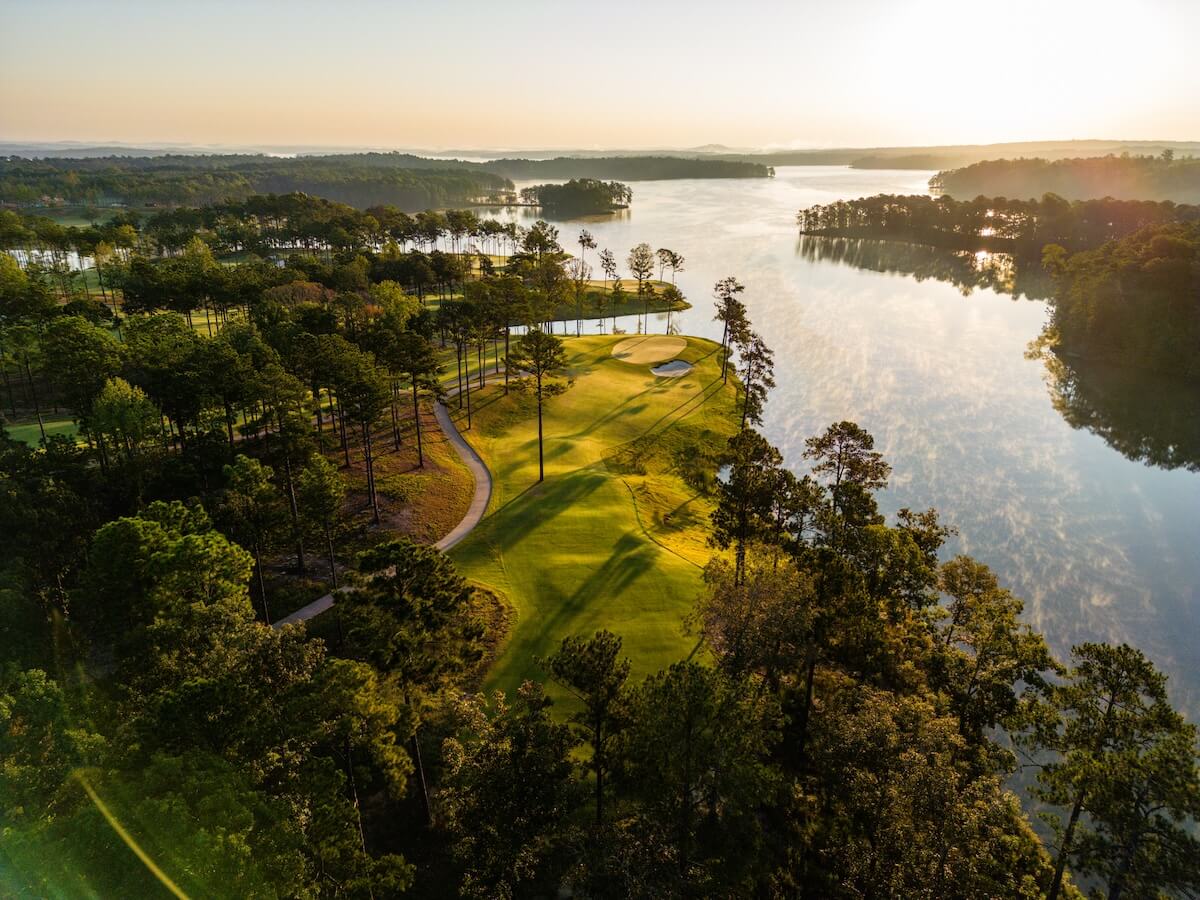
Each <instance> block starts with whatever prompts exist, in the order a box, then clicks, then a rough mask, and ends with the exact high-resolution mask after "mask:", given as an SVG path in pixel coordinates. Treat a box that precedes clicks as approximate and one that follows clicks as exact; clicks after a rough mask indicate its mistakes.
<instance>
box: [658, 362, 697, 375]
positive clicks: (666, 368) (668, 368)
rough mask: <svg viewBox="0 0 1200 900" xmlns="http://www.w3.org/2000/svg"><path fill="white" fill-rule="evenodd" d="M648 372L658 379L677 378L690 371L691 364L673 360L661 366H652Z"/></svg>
mask: <svg viewBox="0 0 1200 900" xmlns="http://www.w3.org/2000/svg"><path fill="white" fill-rule="evenodd" d="M650 371H651V373H653V374H655V375H657V376H658V377H659V378H678V377H679V376H680V375H686V374H687V373H688V372H690V371H692V364H691V363H685V362H684V361H683V360H682V359H673V360H671V361H670V362H669V363H663V364H662V365H661V366H654V367H653V368H652V369H651V370H650Z"/></svg>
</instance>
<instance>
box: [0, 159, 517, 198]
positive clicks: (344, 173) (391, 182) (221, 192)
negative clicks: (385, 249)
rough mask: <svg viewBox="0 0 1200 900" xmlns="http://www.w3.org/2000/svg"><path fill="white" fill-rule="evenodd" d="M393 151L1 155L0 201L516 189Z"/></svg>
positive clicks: (488, 193) (447, 194)
mask: <svg viewBox="0 0 1200 900" xmlns="http://www.w3.org/2000/svg"><path fill="white" fill-rule="evenodd" d="M415 159H416V158H415V157H406V156H400V155H391V154H362V155H355V156H325V157H317V156H307V157H298V158H295V159H280V158H274V157H266V156H163V157H145V158H138V157H112V158H102V159H40V160H27V159H7V160H5V159H0V202H4V203H9V204H14V205H20V206H31V205H45V204H47V203H49V204H50V205H53V204H54V203H67V204H73V205H88V206H100V205H113V204H120V205H125V206H203V205H206V204H214V203H223V202H227V201H235V200H244V199H246V198H247V197H250V196H252V195H255V194H265V193H279V194H283V193H291V192H294V191H299V192H303V193H308V194H313V195H316V196H320V197H324V198H326V199H329V200H335V201H338V202H341V203H348V204H350V205H352V206H357V207H360V208H365V207H367V206H372V205H375V204H379V203H387V204H392V205H395V206H398V207H400V208H402V209H406V210H419V209H427V208H429V207H439V206H448V205H455V204H458V205H465V204H468V203H471V202H475V201H477V200H481V199H485V198H488V197H495V196H499V195H502V194H503V193H505V192H507V191H509V190H511V188H512V184H511V183H510V182H509V181H508V180H507V179H506V178H504V177H503V176H500V175H496V174H494V173H491V172H486V171H484V170H482V169H479V168H474V169H472V170H467V169H465V168H459V167H455V166H452V165H451V164H450V163H445V162H442V163H440V165H439V166H438V167H437V168H433V167H431V166H426V165H421V166H414V165H413V163H414V160H415Z"/></svg>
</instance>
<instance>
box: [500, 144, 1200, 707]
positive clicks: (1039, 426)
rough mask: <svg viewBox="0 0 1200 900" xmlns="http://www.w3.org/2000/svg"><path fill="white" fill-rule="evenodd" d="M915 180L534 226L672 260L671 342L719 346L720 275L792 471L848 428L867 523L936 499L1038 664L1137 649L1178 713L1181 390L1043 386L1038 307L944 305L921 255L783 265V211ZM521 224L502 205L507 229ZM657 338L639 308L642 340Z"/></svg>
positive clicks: (791, 228)
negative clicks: (863, 445)
mask: <svg viewBox="0 0 1200 900" xmlns="http://www.w3.org/2000/svg"><path fill="white" fill-rule="evenodd" d="M930 174H931V173H928V172H911V171H854V170H851V169H847V168H840V167H795V168H790V167H789V168H781V169H779V170H778V174H777V176H776V177H775V178H774V179H762V180H730V181H720V180H711V181H703V180H701V181H691V180H688V181H661V182H635V183H634V184H633V185H632V187H633V192H634V197H633V205H632V208H631V209H630V210H628V211H626V212H624V213H622V214H620V215H619V216H616V217H612V218H608V219H589V220H586V221H579V220H575V221H563V220H559V221H556V222H555V224H556V225H558V227H559V228H560V239H561V240H562V243H563V245H564V246H565V247H566V248H567V249H568V250H570V249H577V248H573V247H572V243H573V241H574V239H575V237H576V235H577V233H578V230H579V228H580V227H586V228H587V229H588V230H589V231H591V232H592V234H593V235H594V236H595V238H596V240H597V242H598V243H599V245H600V247H608V248H610V249H612V250H613V252H614V253H616V254H617V256H618V259H619V260H621V262H622V263H623V262H624V257H625V255H626V254H627V253H628V251H629V248H630V247H632V246H633V245H634V244H636V243H638V242H640V241H646V242H648V243H649V244H650V245H651V246H652V247H655V248H658V247H664V246H665V247H670V248H671V249H673V250H675V251H677V252H679V253H682V254H683V255H684V256H685V257H686V259H687V262H686V268H685V270H684V271H683V272H681V273H679V275H678V283H679V285H680V287H681V288H682V289H683V291H684V293H685V294H686V295H687V297H688V299H689V300H690V302H691V303H692V304H693V307H694V308H693V309H692V310H689V311H688V312H685V313H683V314H681V315H680V314H677V315H676V319H677V322H678V325H679V329H680V331H681V332H682V333H685V334H698V335H706V336H709V337H714V338H717V339H719V338H720V329H719V328H718V327H717V326H716V325H715V323H714V322H713V321H712V318H711V317H712V301H711V291H712V285H713V283H714V282H715V281H716V280H717V279H718V278H721V277H724V276H726V275H736V276H737V277H738V278H739V279H740V280H741V281H742V282H743V283H744V284H745V285H746V292H745V294H744V299H745V301H746V303H747V306H748V307H749V312H750V316H751V319H752V321H753V323H754V326H755V328H756V329H757V330H758V331H759V332H760V333H761V334H762V335H763V336H764V337H765V338H766V340H767V342H768V343H769V344H770V345H771V347H772V348H773V349H774V350H775V378H776V381H777V383H778V387H777V388H776V389H775V391H774V392H773V394H772V395H771V399H770V402H769V403H768V406H767V413H766V422H765V432H766V434H767V436H768V437H769V438H770V439H771V440H772V441H773V442H774V443H775V444H777V445H778V446H779V447H780V448H781V450H782V451H783V452H784V456H785V458H786V460H787V462H788V464H789V465H790V466H791V467H792V468H793V469H795V470H797V471H798V472H799V471H803V469H804V460H803V459H802V456H801V454H802V452H803V449H804V439H805V438H806V437H809V436H810V435H813V434H815V433H817V432H819V431H821V430H823V429H824V428H825V427H826V426H827V425H829V424H830V423H831V422H834V421H838V420H841V419H852V420H854V421H856V422H858V423H859V424H860V425H862V426H864V427H865V428H867V429H868V430H869V431H870V432H871V433H872V434H874V435H875V439H876V446H877V448H878V449H880V450H882V451H883V452H884V454H885V455H886V456H887V459H888V461H889V462H890V463H891V464H892V466H893V468H894V470H895V471H894V475H893V478H892V482H891V485H890V487H889V488H888V490H887V491H886V492H885V493H884V494H883V495H882V498H881V501H882V506H883V508H884V511H885V512H888V513H892V512H894V511H895V510H897V509H899V508H901V507H904V506H909V507H913V508H917V509H924V508H927V507H930V506H933V507H936V508H937V509H938V510H939V511H940V512H941V514H942V517H943V519H944V520H945V521H946V522H947V523H948V524H950V525H953V526H954V527H955V528H957V529H958V532H959V534H958V536H957V538H954V539H952V540H951V542H950V544H949V546H948V548H947V551H948V553H949V554H954V553H960V552H962V553H970V554H972V555H974V556H976V557H977V558H979V559H981V560H983V561H984V562H986V563H988V564H989V565H990V566H992V567H993V568H994V569H995V570H996V571H997V573H998V574H999V576H1000V577H1001V579H1002V581H1003V582H1004V583H1005V584H1006V585H1007V586H1009V587H1010V588H1012V589H1013V591H1014V592H1016V593H1017V594H1018V595H1020V596H1021V597H1023V598H1024V599H1025V601H1026V614H1027V617H1028V618H1029V620H1030V621H1032V622H1034V623H1035V624H1036V625H1037V626H1038V627H1039V628H1041V629H1042V630H1043V631H1044V632H1045V633H1046V635H1047V637H1048V638H1049V640H1050V641H1051V643H1052V644H1053V646H1054V647H1055V649H1056V650H1057V651H1059V652H1060V653H1065V652H1066V651H1067V650H1068V649H1069V647H1070V645H1071V644H1072V643H1076V642H1079V641H1083V640H1089V639H1102V640H1110V641H1120V640H1124V641H1129V642H1130V643H1133V644H1136V645H1137V646H1139V647H1141V648H1142V649H1143V650H1145V651H1146V652H1147V653H1148V654H1150V656H1151V657H1152V658H1153V659H1154V661H1155V662H1156V663H1157V664H1158V665H1159V666H1160V667H1162V668H1163V669H1164V670H1165V671H1167V672H1168V673H1170V675H1171V681H1172V693H1173V695H1174V697H1175V699H1176V702H1178V703H1181V704H1183V705H1184V706H1185V707H1187V708H1188V709H1189V710H1190V712H1191V713H1192V715H1193V717H1195V715H1196V713H1197V712H1200V644H1198V642H1197V637H1198V636H1200V635H1198V630H1197V626H1198V624H1200V588H1198V585H1200V474H1198V472H1197V471H1196V470H1197V469H1200V451H1198V448H1197V444H1200V439H1198V434H1197V431H1198V430H1200V422H1198V420H1200V393H1197V392H1195V391H1192V390H1191V389H1186V388H1179V387H1178V386H1164V385H1162V384H1161V383H1154V382H1148V381H1145V380H1142V381H1137V380H1132V379H1126V376H1125V375H1123V374H1122V373H1116V374H1115V375H1114V374H1112V373H1109V374H1108V375H1106V376H1105V377H1103V378H1100V379H1099V380H1096V379H1092V380H1090V381H1088V382H1086V383H1083V384H1075V383H1073V382H1068V383H1066V384H1065V387H1064V385H1063V383H1062V381H1061V379H1060V380H1059V382H1058V389H1056V390H1052V388H1053V387H1055V381H1054V379H1053V378H1052V377H1051V375H1050V371H1049V369H1048V367H1047V365H1046V364H1045V363H1044V362H1043V360H1041V359H1037V358H1026V351H1027V349H1028V347H1029V344H1030V342H1031V341H1033V340H1034V339H1035V338H1036V337H1037V336H1038V334H1039V332H1040V330H1041V328H1042V326H1043V324H1044V323H1045V321H1046V317H1047V310H1046V306H1045V304H1044V303H1042V302H1040V301H1036V300H1028V299H1019V300H1018V299H1013V298H1012V297H1011V296H1009V295H1008V294H1004V293H998V292H997V291H995V290H992V289H991V288H987V287H982V288H977V289H974V290H970V292H969V294H968V295H965V296H964V290H963V289H962V288H961V287H958V286H955V285H954V284H951V283H948V282H945V281H940V280H937V278H936V277H925V276H928V275H929V274H930V272H931V271H936V267H930V266H929V265H927V264H922V265H920V266H914V268H913V269H912V271H914V272H916V273H917V275H916V276H915V277H914V276H913V275H909V274H888V273H886V272H881V271H872V270H868V269H864V268H861V267H860V266H858V265H855V264H853V263H851V262H846V261H832V260H829V259H822V258H821V256H822V254H819V253H813V252H811V248H810V252H804V248H803V247H802V244H801V241H800V240H799V238H798V236H797V232H796V226H795V221H794V217H795V213H796V210H797V209H798V208H800V207H803V206H809V205H812V204H814V203H828V202H830V201H833V200H837V199H839V198H841V199H848V198H852V197H860V196H867V195H871V194H877V193H924V192H925V191H926V182H927V179H928V177H929V175H930ZM523 186H525V185H523V184H519V185H518V187H523ZM531 213H532V211H531V210H519V211H517V212H515V213H513V214H514V215H518V216H520V217H521V219H522V221H525V222H526V224H528V221H527V220H528V219H532V218H533V216H532V215H531ZM588 259H589V261H590V262H592V263H593V264H595V263H596V262H597V259H596V253H595V251H593V252H590V253H589V255H588ZM926 263H927V261H926ZM874 268H880V266H875V267H874ZM882 268H892V266H884V267H882ZM596 271H597V272H599V269H598V267H597V269H596ZM623 277H625V278H626V283H627V286H631V285H629V280H628V276H627V274H626V273H623ZM621 324H622V326H623V327H625V328H626V329H627V330H629V331H630V332H632V331H633V330H634V329H635V327H636V325H635V320H633V319H630V320H627V321H623V322H622V323H621ZM589 328H590V329H594V328H595V323H594V322H593V323H589ZM664 328H665V319H664V317H657V318H656V317H651V324H650V330H651V331H659V332H661V331H662V330H664ZM1056 397H1057V398H1058V401H1059V402H1058V405H1057V407H1056V405H1055V402H1054V400H1055V398H1056ZM1064 398H1065V402H1066V404H1067V407H1066V408H1064ZM1076 406H1078V407H1081V408H1075V407H1076ZM1060 409H1061V410H1062V411H1060ZM1067 416H1070V417H1071V419H1072V421H1075V422H1077V423H1083V424H1084V426H1085V427H1073V426H1072V425H1071V424H1069V423H1068V421H1067ZM1116 448H1120V449H1116ZM1122 451H1123V452H1122ZM1127 454H1128V455H1127ZM1147 459H1149V460H1158V461H1159V462H1161V463H1163V465H1156V464H1154V463H1153V462H1147V461H1144V460H1147ZM1189 465H1190V466H1191V469H1189V468H1188V466H1189ZM1167 466H1171V467H1172V468H1168V467H1167Z"/></svg>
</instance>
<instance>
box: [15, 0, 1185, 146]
mask: <svg viewBox="0 0 1200 900" xmlns="http://www.w3.org/2000/svg"><path fill="white" fill-rule="evenodd" d="M1197 36H1200V0H1122V2H1119V3H1118V2H1111V0H1086V2H1084V0H1006V2H1001V0H996V2H979V0H834V2H809V0H780V2H773V3H771V2H762V0H739V2H736V3H733V2H729V0H725V2H720V3H716V2H708V0H690V2H675V0H637V2H627V0H602V2H592V3H578V2H573V0H556V2H550V0H506V2H496V0H493V2H487V3H485V2H476V0H423V2H420V3H415V2H410V0H391V2H375V0H337V2H325V3H316V2H311V0H286V2H285V0H240V2H227V0H204V2H194V3H184V2H174V0H156V2H143V0H125V2H120V0H74V2H72V0H0V140H3V141H58V140H80V141H88V142H108V141H120V142H125V143H137V142H185V143H192V144H213V145H227V146H251V145H255V146H288V145H305V146H329V147H351V146H354V147H383V148H424V149H441V148H447V149H448V148H475V147H477V148H496V149H501V148H512V149H520V148H529V149H532V148H578V149H584V148H594V149H601V148H605V147H610V148H651V147H692V146H698V145H702V144H710V143H719V144H725V145H729V146H734V147H834V146H858V147H870V146H888V145H920V144H949V143H994V142H1000V141H1017V140H1062V139H1069V138H1103V139H1118V138H1119V139H1130V140H1134V139H1139V140H1140V139H1145V140H1200V65H1197V64H1196V62H1195V46H1194V43H1195V40H1196V38H1197Z"/></svg>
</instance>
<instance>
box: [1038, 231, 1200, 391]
mask: <svg viewBox="0 0 1200 900" xmlns="http://www.w3.org/2000/svg"><path fill="white" fill-rule="evenodd" d="M1043 259H1044V265H1045V267H1046V268H1047V269H1048V270H1049V271H1050V272H1051V273H1052V274H1053V276H1054V278H1055V281H1056V286H1055V292H1054V300H1053V309H1054V315H1053V326H1054V328H1055V329H1056V330H1057V334H1058V338H1059V339H1060V341H1061V344H1062V347H1063V349H1065V350H1066V351H1068V352H1070V353H1075V354H1078V355H1080V356H1085V357H1087V358H1089V359H1092V360H1103V361H1108V362H1113V363H1118V364H1121V365H1126V366H1133V367H1135V368H1141V369H1145V370H1148V371H1152V372H1159V373H1163V374H1168V375H1176V376H1182V377H1184V378H1191V379H1196V378H1200V224H1197V223H1194V222H1193V223H1190V224H1182V223H1179V224H1164V225H1156V226H1150V227H1147V228H1143V229H1141V230H1139V231H1137V232H1135V233H1134V234H1131V235H1129V236H1127V237H1125V238H1122V239H1121V240H1117V241H1111V242H1109V243H1106V244H1104V245H1103V246H1102V247H1098V248H1096V249H1094V250H1089V251H1086V252H1080V253H1074V254H1067V253H1066V251H1065V250H1063V248H1062V247H1060V246H1057V245H1054V244H1051V245H1048V246H1047V247H1046V248H1045V251H1044V254H1043Z"/></svg>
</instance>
